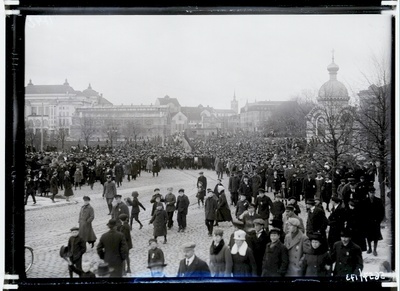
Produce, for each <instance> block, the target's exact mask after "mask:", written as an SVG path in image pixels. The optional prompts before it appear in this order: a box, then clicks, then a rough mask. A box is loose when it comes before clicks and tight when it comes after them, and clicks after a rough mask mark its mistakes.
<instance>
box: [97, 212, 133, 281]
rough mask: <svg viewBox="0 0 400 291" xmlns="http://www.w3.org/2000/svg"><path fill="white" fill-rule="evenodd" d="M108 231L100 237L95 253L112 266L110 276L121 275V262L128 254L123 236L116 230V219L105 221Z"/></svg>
mask: <svg viewBox="0 0 400 291" xmlns="http://www.w3.org/2000/svg"><path fill="white" fill-rule="evenodd" d="M107 226H108V227H109V229H110V230H109V231H108V232H106V233H104V234H103V235H102V236H101V237H100V241H99V243H98V245H97V254H98V255H99V257H100V259H102V260H104V261H105V262H106V263H108V264H109V266H110V267H112V268H114V270H113V272H111V274H110V277H122V273H123V262H124V260H125V259H126V257H127V256H128V254H129V250H128V244H127V242H126V239H125V236H124V235H123V234H122V233H120V232H119V231H117V229H116V228H117V221H116V220H115V219H110V220H109V221H108V223H107Z"/></svg>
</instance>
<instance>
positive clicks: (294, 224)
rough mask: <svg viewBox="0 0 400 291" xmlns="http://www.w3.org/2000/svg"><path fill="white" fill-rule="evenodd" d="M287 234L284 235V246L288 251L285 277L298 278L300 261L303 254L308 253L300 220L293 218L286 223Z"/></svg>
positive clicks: (300, 269) (300, 270)
mask: <svg viewBox="0 0 400 291" xmlns="http://www.w3.org/2000/svg"><path fill="white" fill-rule="evenodd" d="M286 224H287V229H288V232H287V234H286V235H285V242H284V245H285V247H286V248H287V249H288V257H289V264H288V268H287V272H286V277H293V276H294V277H298V276H301V275H302V268H301V266H300V259H301V258H302V257H303V255H304V253H306V252H307V251H309V250H310V249H309V247H308V248H307V246H306V244H305V242H306V241H307V240H308V238H307V236H306V235H305V234H304V233H303V231H301V229H300V220H298V219H297V218H295V217H290V218H289V219H288V220H287V221H286Z"/></svg>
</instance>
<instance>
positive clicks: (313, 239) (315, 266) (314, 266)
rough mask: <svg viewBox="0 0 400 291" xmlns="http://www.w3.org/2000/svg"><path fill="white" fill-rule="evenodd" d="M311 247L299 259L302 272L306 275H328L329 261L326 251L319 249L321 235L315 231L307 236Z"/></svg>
mask: <svg viewBox="0 0 400 291" xmlns="http://www.w3.org/2000/svg"><path fill="white" fill-rule="evenodd" d="M309 240H310V245H311V249H310V252H307V253H305V254H304V257H303V258H301V260H300V266H301V269H302V274H304V276H306V277H314V278H316V277H323V278H324V277H328V276H329V275H330V269H331V261H330V256H329V253H328V251H324V250H322V249H321V242H322V236H321V234H320V233H318V232H316V233H313V234H311V235H310V237H309Z"/></svg>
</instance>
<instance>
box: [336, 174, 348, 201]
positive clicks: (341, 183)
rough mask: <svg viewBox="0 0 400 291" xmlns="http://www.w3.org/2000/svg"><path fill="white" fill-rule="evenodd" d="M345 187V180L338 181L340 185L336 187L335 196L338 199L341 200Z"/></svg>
mask: <svg viewBox="0 0 400 291" xmlns="http://www.w3.org/2000/svg"><path fill="white" fill-rule="evenodd" d="M345 185H346V179H340V184H339V185H338V186H337V189H336V191H337V195H338V197H339V198H340V199H343V188H344V186H345Z"/></svg>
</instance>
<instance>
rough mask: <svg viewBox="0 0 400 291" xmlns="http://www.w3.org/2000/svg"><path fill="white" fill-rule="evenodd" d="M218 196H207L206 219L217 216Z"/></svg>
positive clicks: (205, 205)
mask: <svg viewBox="0 0 400 291" xmlns="http://www.w3.org/2000/svg"><path fill="white" fill-rule="evenodd" d="M217 199H218V198H217V196H215V194H214V195H213V196H212V197H207V198H206V200H205V202H204V213H205V219H207V220H215V219H216V217H217V213H216V211H217V207H218V201H217Z"/></svg>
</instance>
